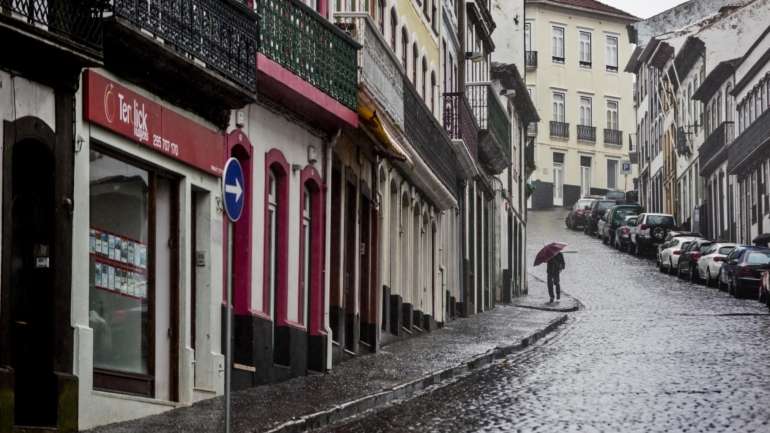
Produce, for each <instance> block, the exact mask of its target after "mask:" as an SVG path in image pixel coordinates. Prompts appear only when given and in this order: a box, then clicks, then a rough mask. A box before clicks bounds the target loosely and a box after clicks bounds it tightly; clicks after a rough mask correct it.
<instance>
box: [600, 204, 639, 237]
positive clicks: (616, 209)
mask: <svg viewBox="0 0 770 433" xmlns="http://www.w3.org/2000/svg"><path fill="white" fill-rule="evenodd" d="M641 212H642V207H641V206H639V205H638V204H619V205H615V206H613V207H611V208H610V209H609V212H608V213H607V218H606V222H605V224H604V227H603V228H602V232H601V238H602V242H603V243H605V244H607V245H610V246H612V241H613V239H615V230H617V229H618V227H620V226H621V225H622V224H623V222H624V221H625V219H626V217H627V216H629V215H638V214H640V213H641Z"/></svg>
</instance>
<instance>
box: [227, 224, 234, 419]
mask: <svg viewBox="0 0 770 433" xmlns="http://www.w3.org/2000/svg"><path fill="white" fill-rule="evenodd" d="M225 311H226V313H225V314H227V319H226V321H225V340H226V343H225V344H227V350H226V353H225V433H230V383H231V381H232V370H231V368H232V364H233V362H232V356H233V347H232V346H233V345H232V339H233V337H232V332H233V223H232V222H231V221H228V222H227V307H226V308H225Z"/></svg>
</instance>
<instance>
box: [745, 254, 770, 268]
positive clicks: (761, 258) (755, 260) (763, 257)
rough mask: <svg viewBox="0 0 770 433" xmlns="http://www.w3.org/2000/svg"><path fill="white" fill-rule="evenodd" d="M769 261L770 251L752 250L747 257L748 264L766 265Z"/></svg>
mask: <svg viewBox="0 0 770 433" xmlns="http://www.w3.org/2000/svg"><path fill="white" fill-rule="evenodd" d="M768 263H770V252H759V251H752V252H751V253H749V256H748V257H746V264H748V265H766V264H768Z"/></svg>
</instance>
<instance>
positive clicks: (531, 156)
mask: <svg viewBox="0 0 770 433" xmlns="http://www.w3.org/2000/svg"><path fill="white" fill-rule="evenodd" d="M524 168H525V169H526V173H527V176H526V177H527V178H528V177H529V176H530V175H531V174H532V172H534V171H535V170H536V169H537V166H536V164H535V140H529V143H527V146H526V147H525V148H524Z"/></svg>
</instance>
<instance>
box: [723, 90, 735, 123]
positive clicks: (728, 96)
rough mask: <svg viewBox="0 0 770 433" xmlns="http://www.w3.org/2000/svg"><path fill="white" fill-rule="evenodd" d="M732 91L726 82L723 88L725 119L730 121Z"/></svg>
mask: <svg viewBox="0 0 770 433" xmlns="http://www.w3.org/2000/svg"><path fill="white" fill-rule="evenodd" d="M730 91H732V85H731V84H730V83H727V87H726V88H725V120H726V121H728V122H731V121H732V120H733V104H732V100H733V96H732V95H731V94H730Z"/></svg>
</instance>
